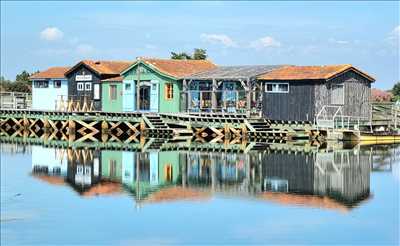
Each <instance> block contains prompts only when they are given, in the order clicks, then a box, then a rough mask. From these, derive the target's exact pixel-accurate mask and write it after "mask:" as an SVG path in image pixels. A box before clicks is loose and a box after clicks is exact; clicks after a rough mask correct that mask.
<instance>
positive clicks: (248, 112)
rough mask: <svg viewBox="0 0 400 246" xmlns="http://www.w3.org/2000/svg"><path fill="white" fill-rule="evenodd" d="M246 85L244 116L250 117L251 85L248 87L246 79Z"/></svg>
mask: <svg viewBox="0 0 400 246" xmlns="http://www.w3.org/2000/svg"><path fill="white" fill-rule="evenodd" d="M246 85H247V91H246V115H247V116H250V111H251V85H250V79H247V81H246Z"/></svg>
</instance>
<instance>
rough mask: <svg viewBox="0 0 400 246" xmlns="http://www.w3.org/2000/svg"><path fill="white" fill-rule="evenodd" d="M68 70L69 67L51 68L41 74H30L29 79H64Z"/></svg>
mask: <svg viewBox="0 0 400 246" xmlns="http://www.w3.org/2000/svg"><path fill="white" fill-rule="evenodd" d="M69 69H70V67H51V68H48V69H47V70H44V71H42V72H38V73H35V74H32V75H31V76H30V77H29V79H30V80H33V79H62V78H65V76H64V73H65V72H66V71H68V70H69Z"/></svg>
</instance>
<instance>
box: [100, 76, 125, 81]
mask: <svg viewBox="0 0 400 246" xmlns="http://www.w3.org/2000/svg"><path fill="white" fill-rule="evenodd" d="M123 80H124V77H122V76H118V77H112V78H109V79H103V80H101V81H102V82H122V81H123Z"/></svg>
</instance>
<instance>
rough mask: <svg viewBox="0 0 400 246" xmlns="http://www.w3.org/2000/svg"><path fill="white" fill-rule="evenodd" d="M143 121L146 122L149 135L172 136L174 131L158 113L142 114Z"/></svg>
mask: <svg viewBox="0 0 400 246" xmlns="http://www.w3.org/2000/svg"><path fill="white" fill-rule="evenodd" d="M143 118H144V120H145V122H146V123H147V124H148V126H149V128H148V129H147V130H148V135H149V137H159V136H163V137H168V138H172V136H173V134H174V132H173V130H172V129H171V128H169V126H168V125H167V124H166V123H165V122H164V121H163V120H162V119H161V117H160V116H159V115H158V114H147V115H143Z"/></svg>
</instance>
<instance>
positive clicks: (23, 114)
mask: <svg viewBox="0 0 400 246" xmlns="http://www.w3.org/2000/svg"><path fill="white" fill-rule="evenodd" d="M279 123H282V122H272V121H268V120H266V119H262V118H246V117H244V116H241V115H238V116H235V115H233V114H230V115H226V114H212V115H191V114H155V113H142V112H132V113H128V112H127V113H111V112H60V111H36V110H8V109H0V133H1V135H3V136H10V137H12V136H26V137H27V136H29V137H36V138H46V139H49V140H53V139H54V140H65V141H69V142H76V143H80V142H87V141H91V142H98V141H100V142H106V141H110V142H113V141H117V142H123V143H125V144H129V143H138V142H139V141H140V138H141V137H145V138H148V137H149V138H163V139H187V138H192V137H196V138H197V139H200V141H202V142H210V143H223V142H227V141H228V142H230V143H232V144H233V143H238V142H243V141H255V142H268V141H271V140H289V139H291V138H293V132H291V131H289V130H288V129H284V128H282V127H279V126H278V124H279ZM296 124H298V125H299V126H300V125H301V124H303V123H301V122H297V123H296ZM303 130H304V129H303ZM307 137H308V136H307Z"/></svg>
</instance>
